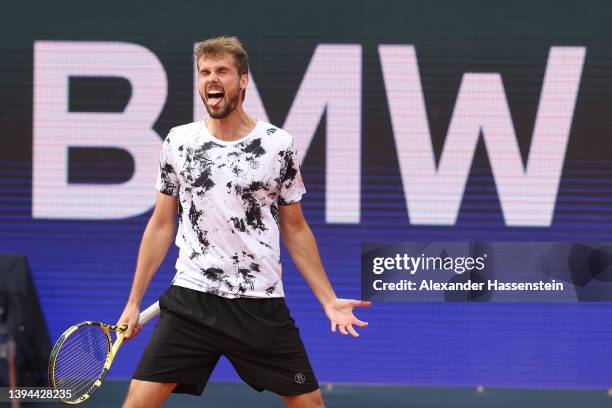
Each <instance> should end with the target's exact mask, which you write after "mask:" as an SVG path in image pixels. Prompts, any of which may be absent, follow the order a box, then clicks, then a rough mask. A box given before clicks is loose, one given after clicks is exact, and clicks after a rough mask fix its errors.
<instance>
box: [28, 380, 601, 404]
mask: <svg viewBox="0 0 612 408" xmlns="http://www.w3.org/2000/svg"><path fill="white" fill-rule="evenodd" d="M127 386H128V383H127V382H113V381H108V382H106V383H104V384H103V385H102V388H100V389H99V390H98V391H96V393H95V394H94V395H93V396H92V398H91V400H89V401H87V402H85V403H84V404H83V405H82V406H83V407H87V408H94V407H95V408H110V407H119V406H121V403H122V401H123V398H124V397H125V393H126V391H127ZM322 390H323V395H324V398H325V404H326V406H327V407H328V408H349V407H350V408H391V407H393V408H398V407H410V408H420V407H426V408H451V407H452V408H459V407H461V408H463V407H465V408H468V407H469V408H485V407H486V408H498V407H499V408H517V407H520V408H530V407H537V408H549V407H550V408H577V407H578V408H599V407H608V408H609V407H612V396H608V392H607V390H600V391H577V390H519V389H499V388H496V389H484V390H483V391H482V392H480V393H479V392H477V390H476V389H473V388H418V387H400V386H363V385H331V384H323V385H322ZM28 406H32V407H36V408H42V407H43V406H51V405H48V404H40V403H37V404H28ZM282 406H283V405H282V403H281V401H280V398H279V397H278V396H276V395H274V394H272V393H269V392H263V393H258V392H256V391H254V390H252V389H251V388H250V387H248V386H247V385H244V384H228V383H213V384H209V385H208V386H207V388H206V390H205V392H204V395H203V396H201V397H194V396H189V395H172V396H171V397H170V398H169V399H168V401H167V402H166V405H165V407H177V408H179V407H180V408H191V407H198V408H264V407H265V408H274V407H282Z"/></svg>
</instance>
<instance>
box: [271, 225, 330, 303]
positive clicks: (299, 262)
mask: <svg viewBox="0 0 612 408" xmlns="http://www.w3.org/2000/svg"><path fill="white" fill-rule="evenodd" d="M283 242H284V243H285V246H286V247H287V250H288V251H289V254H290V255H291V258H292V259H293V262H295V265H296V266H297V267H298V269H299V271H300V273H301V274H302V276H303V277H304V280H306V283H308V286H310V288H311V289H312V291H313V293H314V294H315V296H316V297H317V299H318V300H319V302H321V304H322V305H325V304H326V303H329V302H331V301H333V300H335V299H336V294H335V292H334V289H333V288H332V286H331V284H330V282H329V279H328V277H327V274H326V273H325V269H324V268H323V264H322V263H321V257H320V256H319V250H318V248H317V242H316V240H315V237H314V235H313V233H312V231H311V229H310V227H309V226H308V224H307V223H306V222H303V223H301V224H300V225H297V226H292V227H286V228H285V229H284V230H283Z"/></svg>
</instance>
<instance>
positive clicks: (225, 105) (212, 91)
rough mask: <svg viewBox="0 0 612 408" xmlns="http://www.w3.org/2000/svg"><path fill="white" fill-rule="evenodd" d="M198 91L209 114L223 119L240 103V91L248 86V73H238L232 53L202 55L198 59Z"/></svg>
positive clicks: (214, 117)
mask: <svg viewBox="0 0 612 408" xmlns="http://www.w3.org/2000/svg"><path fill="white" fill-rule="evenodd" d="M197 66H198V91H199V92H200V96H201V97H202V101H203V102H204V106H206V111H208V115H209V116H210V117H211V118H213V119H222V118H224V117H226V116H227V115H229V114H230V113H232V111H233V110H234V109H236V106H238V104H239V103H240V93H241V91H242V89H243V88H244V87H246V82H247V75H246V74H244V75H242V77H241V76H240V75H239V74H238V68H237V67H236V63H235V61H234V57H233V56H232V55H231V54H228V53H223V54H221V55H213V56H208V57H207V58H204V57H200V59H198V64H197Z"/></svg>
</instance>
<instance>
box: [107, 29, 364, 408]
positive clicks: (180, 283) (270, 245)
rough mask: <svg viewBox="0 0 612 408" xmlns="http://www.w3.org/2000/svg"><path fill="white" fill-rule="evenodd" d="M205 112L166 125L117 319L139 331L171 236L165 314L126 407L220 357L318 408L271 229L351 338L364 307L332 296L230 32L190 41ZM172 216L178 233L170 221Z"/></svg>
mask: <svg viewBox="0 0 612 408" xmlns="http://www.w3.org/2000/svg"><path fill="white" fill-rule="evenodd" d="M195 57H196V61H197V67H198V90H199V93H200V95H201V97H202V101H203V102H204V105H205V106H206V110H207V111H208V116H207V117H206V118H205V119H204V120H202V121H199V122H194V123H191V124H187V125H183V126H178V127H175V128H173V129H172V130H171V131H170V133H169V134H168V136H167V137H166V139H165V141H164V143H163V147H162V151H161V154H160V169H159V174H158V177H157V183H156V187H157V190H158V191H159V192H158V194H157V201H156V204H155V210H154V212H153V215H152V216H151V219H150V220H149V223H148V225H147V227H146V229H145V232H144V235H143V238H142V243H141V246H140V251H139V254H138V262H137V266H136V272H135V276H134V282H133V285H132V289H131V292H130V296H129V299H128V302H127V305H126V307H125V310H124V311H123V314H122V315H121V317H120V318H119V320H118V324H123V323H127V324H128V325H129V328H128V331H127V334H126V338H131V337H134V336H135V335H136V334H138V332H139V330H140V327H138V323H137V322H138V314H139V309H140V302H141V300H142V297H143V294H144V292H145V290H146V288H147V286H148V284H149V282H150V281H151V278H152V276H153V275H154V273H155V272H156V270H157V269H158V267H159V265H160V264H161V262H162V260H163V259H164V257H165V256H166V253H167V251H168V249H169V247H170V245H171V244H172V241H173V240H174V239H175V236H176V241H175V242H176V245H177V246H178V248H179V256H178V259H177V261H176V275H175V276H174V279H173V281H172V285H171V287H170V288H169V289H168V290H167V291H166V292H165V293H164V294H163V295H162V296H161V297H160V299H159V303H160V308H161V317H160V319H159V322H158V324H157V326H156V327H155V330H154V332H153V335H152V337H151V340H150V342H149V344H148V346H147V348H146V349H145V351H144V353H143V355H142V358H141V360H140V363H139V365H138V368H137V369H136V372H135V373H134V376H133V379H132V382H131V384H130V388H129V392H128V395H127V399H126V401H125V405H124V407H147V408H150V407H159V406H161V405H162V404H163V402H164V401H165V400H166V398H167V397H168V395H169V394H170V393H171V392H177V393H187V394H194V395H200V394H201V393H202V391H203V389H204V387H205V385H206V383H207V381H208V379H209V377H210V374H211V372H212V371H213V369H214V367H215V365H216V364H217V361H218V360H219V358H220V357H221V356H222V355H223V356H226V357H227V358H228V360H229V361H230V362H231V364H232V365H233V366H234V368H235V369H236V371H237V372H238V374H239V375H240V377H241V378H242V379H243V380H244V381H245V382H246V383H247V384H249V385H250V386H251V387H253V388H254V389H256V390H258V391H263V390H269V391H272V392H274V393H276V394H278V395H280V396H281V397H282V399H283V401H284V403H285V405H286V406H288V407H321V406H323V399H322V397H321V392H320V390H319V385H318V383H317V379H316V377H315V374H314V373H313V370H312V367H311V365H310V362H309V360H308V356H307V354H306V351H305V349H304V345H303V343H302V340H301V338H300V334H299V330H298V329H297V327H296V326H295V322H294V320H293V319H292V318H291V315H290V313H289V310H288V308H287V305H286V304H285V300H284V291H283V283H282V280H281V262H280V243H279V236H280V237H282V239H283V242H284V244H285V246H286V248H287V250H288V251H289V253H290V254H291V257H292V258H293V261H294V262H295V264H296V265H297V267H298V269H299V270H300V272H301V274H302V275H303V277H304V279H305V280H306V282H307V283H308V285H309V286H310V288H311V289H312V291H313V292H314V294H315V295H316V297H317V299H318V300H319V302H321V305H322V306H323V310H324V311H325V314H326V315H327V317H328V318H329V320H330V322H331V330H332V331H333V332H335V331H336V329H338V331H339V332H340V333H342V334H344V335H352V336H355V337H357V336H358V334H357V332H356V331H355V328H354V327H353V326H354V325H355V326H359V327H365V326H366V325H367V323H365V322H362V321H360V320H359V319H357V318H356V317H355V316H354V315H353V308H354V307H356V306H367V305H369V302H364V301H358V300H350V299H339V298H337V297H336V294H335V293H334V290H333V289H332V286H331V285H330V283H329V280H328V278H327V275H326V273H325V271H324V269H323V266H322V264H321V260H320V258H319V253H318V249H317V245H316V242H315V238H314V236H313V234H312V231H311V230H310V227H309V226H308V224H307V223H306V220H305V219H304V215H303V214H302V209H301V206H300V200H301V198H302V195H303V194H304V193H305V188H304V184H303V182H302V177H301V174H300V168H299V165H298V155H297V152H296V148H295V145H294V141H293V139H292V137H291V135H289V134H288V133H287V132H285V131H284V130H282V129H280V128H278V127H276V126H273V125H271V124H269V123H266V122H264V121H262V120H259V119H257V118H254V117H252V116H249V115H248V114H247V113H246V112H245V111H244V110H243V106H242V104H243V101H244V98H245V89H246V88H247V84H248V81H249V75H248V57H247V53H246V52H245V50H244V49H243V47H242V45H241V43H240V41H239V40H238V39H237V38H235V37H218V38H213V39H210V40H207V41H204V42H202V43H200V44H198V46H197V47H196V52H195ZM177 213H178V233H177V230H176V216H177Z"/></svg>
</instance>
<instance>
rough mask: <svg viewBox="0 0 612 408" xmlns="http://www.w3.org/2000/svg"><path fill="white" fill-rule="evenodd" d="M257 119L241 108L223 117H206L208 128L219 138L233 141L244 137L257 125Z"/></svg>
mask: <svg viewBox="0 0 612 408" xmlns="http://www.w3.org/2000/svg"><path fill="white" fill-rule="evenodd" d="M256 124H257V119H255V118H253V117H251V116H249V115H247V114H246V112H245V111H243V110H242V109H240V108H236V109H234V111H233V112H232V113H230V114H229V115H227V116H226V117H224V118H222V119H213V118H211V117H208V118H206V128H207V129H208V131H209V132H210V133H211V134H212V135H213V136H214V137H216V138H217V139H220V140H224V141H226V142H231V141H233V140H238V139H242V138H243V137H245V136H246V135H248V134H249V133H251V131H252V130H253V128H254V127H255V125H256Z"/></svg>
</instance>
